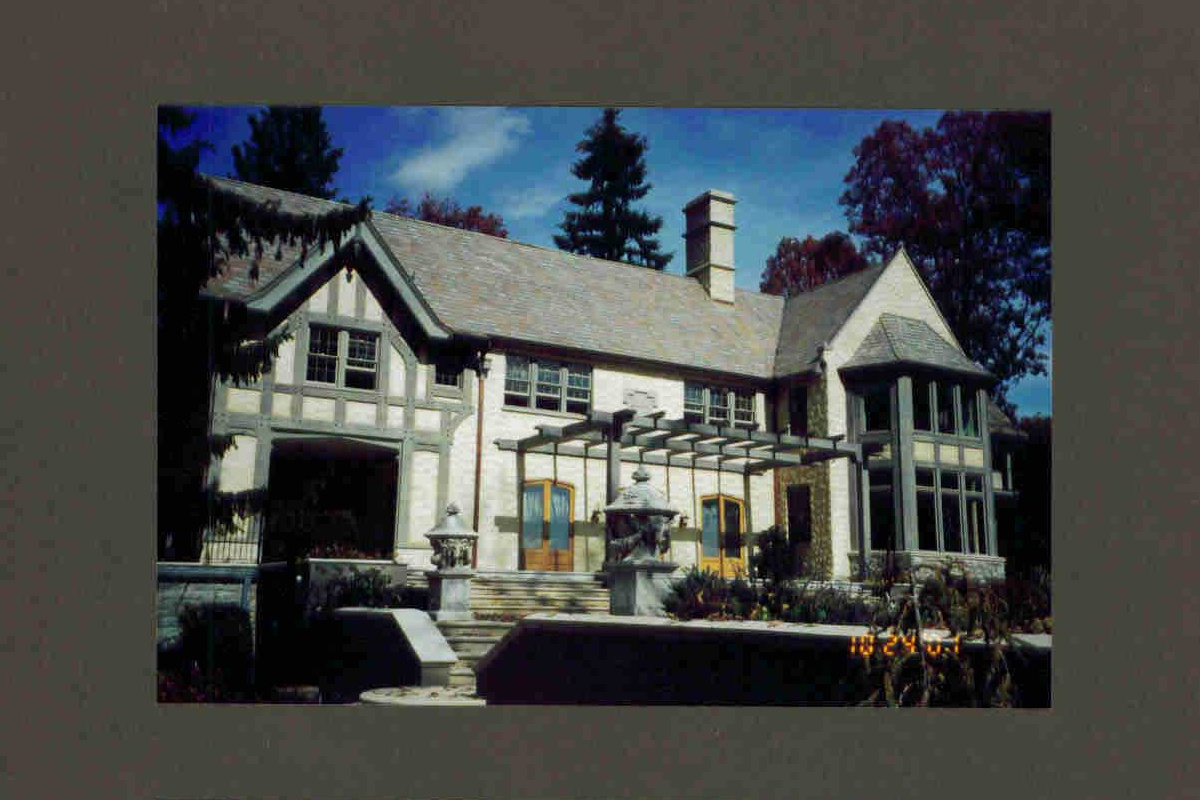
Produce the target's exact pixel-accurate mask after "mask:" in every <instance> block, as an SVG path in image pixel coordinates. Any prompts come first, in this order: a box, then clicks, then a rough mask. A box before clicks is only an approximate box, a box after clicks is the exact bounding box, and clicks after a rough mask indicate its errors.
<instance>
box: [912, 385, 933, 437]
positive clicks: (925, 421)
mask: <svg viewBox="0 0 1200 800" xmlns="http://www.w3.org/2000/svg"><path fill="white" fill-rule="evenodd" d="M931 391H932V386H931V385H930V383H929V381H916V380H915V381H913V428H914V429H915V430H918V431H930V432H932V431H933V414H932V411H933V409H932V406H931V405H930V402H931V400H930V393H931Z"/></svg>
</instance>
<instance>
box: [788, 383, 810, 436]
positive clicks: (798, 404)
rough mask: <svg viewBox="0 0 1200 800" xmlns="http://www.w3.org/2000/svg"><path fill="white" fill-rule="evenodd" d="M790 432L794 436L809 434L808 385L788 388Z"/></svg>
mask: <svg viewBox="0 0 1200 800" xmlns="http://www.w3.org/2000/svg"><path fill="white" fill-rule="evenodd" d="M788 432H789V433H791V434H792V435H793V436H807V435H808V387H807V386H793V387H792V388H790V389H788Z"/></svg>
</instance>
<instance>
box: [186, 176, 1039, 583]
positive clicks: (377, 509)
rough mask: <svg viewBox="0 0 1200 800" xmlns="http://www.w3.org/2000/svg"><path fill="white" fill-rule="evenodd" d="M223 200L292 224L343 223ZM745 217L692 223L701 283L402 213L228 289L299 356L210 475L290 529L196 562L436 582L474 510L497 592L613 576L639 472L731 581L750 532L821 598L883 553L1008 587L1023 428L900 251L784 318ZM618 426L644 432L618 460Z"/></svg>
mask: <svg viewBox="0 0 1200 800" xmlns="http://www.w3.org/2000/svg"><path fill="white" fill-rule="evenodd" d="M212 180H213V181H214V182H215V183H216V184H218V185H220V186H222V187H223V188H225V189H229V190H233V191H235V192H238V193H241V194H243V195H244V196H246V197H247V198H250V199H253V200H257V201H262V202H267V201H275V202H278V203H279V204H280V206H281V207H282V208H283V209H284V210H287V211H292V212H297V213H319V212H322V211H324V210H327V209H329V208H331V207H333V206H334V205H336V204H334V203H333V202H332V201H326V200H319V199H314V198H309V197H303V196H300V195H296V194H291V193H288V192H281V191H276V190H273V189H268V188H264V187H260V186H253V185H249V184H245V183H240V182H237V181H233V180H228V179H222V178H213V179H212ZM735 203H736V200H735V199H734V198H733V197H732V196H731V195H729V194H726V193H723V192H718V191H708V192H705V193H704V194H701V195H700V196H699V197H697V198H696V199H695V200H693V201H692V202H690V203H689V204H688V205H687V206H686V207H685V208H684V214H685V216H686V223H687V234H686V236H685V239H686V271H687V274H686V276H679V275H673V274H667V273H661V272H656V271H653V270H647V269H643V268H639V267H633V266H629V265H626V264H621V263H614V262H608V261H602V260H598V259H594V258H589V257H584V256H578V255H573V254H570V253H566V252H561V251H557V250H550V249H544V248H540V247H534V246H530V245H526V244H521V243H518V242H514V241H510V240H506V239H499V238H496V237H492V236H488V235H484V234H478V233H471V232H464V231H461V230H457V229H452V228H448V227H443V226H440V225H435V224H430V223H425V222H420V221H417V220H413V219H408V218H402V217H397V216H393V215H389V214H385V213H382V212H374V213H373V215H372V217H371V218H370V220H369V221H367V222H365V223H363V224H361V225H359V226H357V228H356V229H355V231H354V233H353V235H351V236H350V237H348V238H347V239H345V240H343V241H342V242H341V243H340V245H339V246H337V247H335V246H333V245H329V246H327V247H325V248H324V249H323V250H320V251H319V252H312V253H309V254H308V255H307V257H306V258H305V259H304V260H303V261H301V260H299V259H298V258H297V257H296V254H295V253H294V252H293V253H290V254H289V253H288V252H285V257H284V258H282V259H281V260H275V259H273V258H271V257H270V255H268V256H267V257H265V258H264V259H263V261H262V263H261V264H259V265H258V267H257V276H256V277H255V278H254V279H252V278H251V273H252V265H251V264H250V263H249V261H248V260H245V259H235V260H233V261H231V262H230V263H228V264H226V265H225V270H224V272H223V273H222V275H221V276H220V277H219V278H217V279H215V280H213V281H212V282H211V283H210V284H209V285H208V287H207V288H206V290H205V291H206V293H207V294H208V295H210V296H211V297H213V298H215V299H217V300H219V301H223V302H224V303H225V304H226V306H227V310H229V309H232V310H233V312H235V313H238V314H241V315H244V318H245V320H246V322H247V325H249V326H252V327H253V328H254V329H255V330H257V331H259V332H263V331H272V330H281V329H283V328H284V327H286V328H287V329H288V330H290V331H291V332H292V334H293V336H292V338H291V339H290V340H289V341H288V342H286V343H285V344H284V346H283V347H282V349H281V350H280V352H279V354H278V358H277V359H276V361H275V364H274V366H273V368H272V369H271V370H270V371H269V372H268V373H266V374H265V375H264V376H263V377H262V379H261V380H260V381H258V382H256V383H254V384H252V385H247V386H233V385H219V386H218V387H217V388H216V392H215V397H214V402H213V428H214V431H215V432H218V433H228V434H231V435H232V436H233V440H234V443H235V446H234V447H233V448H232V449H231V450H230V451H229V452H228V453H227V454H226V455H225V456H224V457H223V458H222V459H221V460H220V462H219V463H218V464H215V465H214V471H213V474H214V476H215V478H216V480H217V481H218V483H219V486H220V488H222V489H225V490H232V491H236V490H242V489H248V488H252V487H263V486H269V488H270V496H271V498H272V510H271V511H270V512H269V513H268V514H267V515H266V516H265V518H262V517H257V518H252V519H245V520H242V521H241V523H240V527H239V530H238V532H237V533H236V535H233V536H225V537H215V536H209V537H207V538H206V540H205V541H204V543H203V546H202V551H201V552H200V554H199V557H200V561H201V562H202V563H205V564H210V565H229V566H236V565H255V564H260V563H265V562H268V561H272V560H279V559H281V558H284V557H286V556H287V555H289V554H291V555H295V554H297V553H298V552H299V551H300V550H304V549H305V548H307V551H308V552H309V553H323V554H326V555H329V554H334V555H336V554H339V553H341V554H350V555H354V556H357V557H376V558H383V559H394V560H397V561H403V562H405V563H407V564H409V565H410V566H412V567H416V568H427V567H428V565H429V556H430V552H431V551H430V549H429V545H428V542H427V541H426V539H425V538H424V534H425V532H427V531H428V530H430V529H431V528H433V527H434V526H435V525H436V524H437V521H438V518H439V516H440V513H441V511H442V510H444V509H445V508H446V507H447V505H448V504H450V503H452V502H453V503H455V504H457V505H458V506H459V507H460V508H461V509H462V511H463V518H464V519H465V520H467V521H469V522H471V524H472V525H473V526H474V527H475V529H476V530H477V531H478V532H479V534H480V536H479V540H478V545H477V552H476V565H477V567H478V568H479V569H480V570H495V571H524V570H529V571H568V572H593V573H594V572H595V571H598V570H600V569H601V567H602V566H603V563H604V559H605V542H604V529H603V523H602V522H601V509H602V508H603V506H604V505H605V504H606V502H607V501H608V499H609V496H610V493H611V490H612V481H614V480H615V482H616V483H617V484H618V485H624V484H625V483H626V482H627V481H628V480H629V477H630V475H631V474H632V472H633V470H634V469H635V468H636V467H637V466H638V464H639V463H641V464H643V465H645V467H646V469H647V471H648V472H649V473H650V476H651V482H652V484H653V485H654V486H656V487H657V488H658V489H660V490H661V491H662V492H663V493H664V494H666V495H667V496H668V497H669V498H670V500H671V502H672V503H674V504H675V505H676V506H677V507H678V508H679V509H680V512H681V514H680V518H679V520H678V524H679V528H678V529H676V530H674V531H673V534H672V545H671V552H670V557H671V559H672V560H674V561H675V562H677V563H678V564H680V565H681V566H685V567H686V566H689V565H693V564H698V565H700V566H702V567H706V568H712V569H715V570H719V571H721V572H724V573H726V574H732V573H734V572H736V571H738V570H739V569H742V568H744V567H745V565H746V562H747V556H748V552H749V551H750V549H751V548H752V547H753V536H752V535H746V534H752V533H753V532H758V531H762V530H763V529H765V528H767V527H768V526H770V525H772V524H780V525H782V526H785V527H786V528H787V529H788V532H789V536H790V537H791V539H792V541H793V542H794V543H795V545H796V547H797V550H798V551H799V552H806V553H807V560H808V562H809V563H810V564H811V565H812V566H813V569H814V570H815V571H816V572H817V573H818V574H821V575H823V576H825V577H830V578H834V579H843V580H846V579H852V578H854V577H856V576H858V575H859V574H861V567H862V565H863V559H864V558H865V557H866V555H867V553H868V552H872V551H881V550H884V549H886V548H888V547H889V546H893V547H894V548H895V549H897V550H903V551H909V552H910V553H912V555H913V557H914V558H917V559H918V560H922V559H923V560H930V559H934V560H936V559H938V558H942V557H944V556H945V555H946V554H953V555H954V556H955V557H956V558H959V559H961V560H963V561H965V562H967V563H969V564H970V565H971V568H972V569H973V570H975V571H977V572H979V573H981V574H991V575H999V574H1003V569H1004V560H1003V558H1002V557H1001V555H1000V542H1001V540H1002V539H1003V535H1002V534H1001V532H1000V531H999V530H998V523H999V524H1001V525H1003V524H1006V520H1007V519H1008V517H1007V513H1008V512H1007V511H1006V510H1005V509H1006V504H1008V503H1011V499H1012V497H1013V485H1012V478H1011V475H1012V470H1011V456H1010V454H1011V451H1012V446H1013V443H1014V441H1015V440H1016V439H1017V438H1019V433H1018V432H1017V431H1015V430H1014V429H1013V427H1012V424H1011V422H1010V421H1009V420H1007V419H1006V418H1005V417H1004V416H1003V414H1001V413H1000V411H999V409H998V408H997V407H996V406H995V404H994V403H992V402H991V400H990V399H989V396H988V389H989V387H990V386H992V385H993V384H994V380H993V379H992V377H991V376H990V375H989V374H988V373H987V372H986V371H985V370H984V369H982V368H981V367H979V366H978V365H977V364H975V363H973V362H972V361H971V360H970V359H969V358H967V356H966V355H965V354H964V353H963V351H962V348H961V347H960V345H959V344H958V342H957V341H956V339H955V337H954V334H953V332H952V331H951V330H950V329H949V327H948V326H947V324H946V321H945V319H943V317H942V315H941V314H940V313H939V311H938V309H937V307H936V305H935V304H934V302H933V300H932V298H931V296H930V294H929V292H928V290H927V288H926V287H925V285H924V284H923V283H922V280H921V278H920V277H919V275H918V273H917V271H916V270H915V269H914V267H913V265H912V264H911V263H910V261H909V259H908V257H907V256H906V255H905V253H904V252H903V250H901V251H900V252H898V253H896V254H895V255H894V256H893V257H892V258H891V259H890V260H889V261H888V262H887V263H884V264H880V265H876V266H873V267H870V268H867V269H864V270H862V271H860V272H857V273H854V274H851V275H849V276H847V277H844V278H842V279H840V280H838V281H835V282H832V283H830V284H827V285H825V286H822V287H821V288H819V289H817V290H815V291H812V292H809V293H806V294H801V295H799V296H796V297H793V298H789V299H787V300H785V299H784V298H781V297H777V296H772V295H764V294H759V293H755V292H747V291H743V290H740V289H736V288H735V286H734V270H735V268H736V267H735V263H736V261H735V257H734V238H735V231H736V225H735V223H734V207H735ZM614 414H616V415H618V416H620V415H623V416H620V419H623V420H630V419H636V420H640V421H641V422H640V424H641V425H642V426H643V427H642V428H641V429H636V426H635V428H634V429H633V433H626V434H624V436H625V438H623V439H621V440H619V441H616V442H614V443H608V442H606V441H605V437H606V436H609V435H610V434H611V431H612V430H615V428H612V427H611V420H613V419H617V418H618V417H614V416H613V415H614ZM597 420H599V422H598V421H597ZM604 420H610V422H609V423H604V422H603V421H604ZM667 421H673V422H672V424H671V425H666V424H665V423H666V422H667ZM660 423H662V424H660ZM605 424H609V425H610V427H604V425H605ZM647 426H649V427H656V428H657V427H661V428H662V430H664V431H667V432H668V433H670V435H671V436H674V437H676V438H675V439H674V442H675V443H674V444H672V445H670V446H662V447H657V448H656V447H655V445H656V444H659V445H662V444H664V443H665V441H666V440H665V439H664V440H663V441H655V439H654V436H653V434H654V433H655V431H649V432H647ZM689 430H690V431H692V432H691V433H688V432H687V431H689ZM731 431H732V432H733V433H731ZM738 431H742V432H743V433H744V435H745V436H746V437H747V443H742V444H739V443H737V442H734V441H732V440H733V439H737V438H738V435H737V432H738ZM714 433H715V434H717V435H715V436H714V435H712V434H714ZM751 433H754V434H755V435H756V436H757V437H758V438H757V439H753V440H750V439H749V437H750V434H751ZM714 442H716V444H714ZM751 446H758V447H759V448H760V449H759V450H756V451H752V450H750V449H748V448H749V447H751ZM739 447H740V448H741V449H739ZM752 453H757V454H758V455H759V456H762V457H761V458H759V459H757V460H755V459H754V458H750V457H749V456H750V455H751V454H752ZM739 456H742V457H741V458H739ZM613 465H615V467H614V466H613ZM614 469H616V470H617V472H615V473H614V472H613V470H614ZM296 509H301V510H302V512H297V511H296ZM304 509H307V511H306V512H303V510H304ZM301 530H302V531H303V533H302V534H301V533H300V531H301ZM730 534H743V535H741V536H739V535H730ZM299 554H300V555H304V554H305V553H304V552H299Z"/></svg>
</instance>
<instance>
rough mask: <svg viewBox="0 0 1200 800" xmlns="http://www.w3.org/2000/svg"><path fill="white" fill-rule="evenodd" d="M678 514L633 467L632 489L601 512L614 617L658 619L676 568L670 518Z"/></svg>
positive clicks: (642, 469)
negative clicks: (671, 555) (667, 558)
mask: <svg viewBox="0 0 1200 800" xmlns="http://www.w3.org/2000/svg"><path fill="white" fill-rule="evenodd" d="M678 514H679V509H677V508H675V506H673V505H672V504H671V502H670V501H669V500H667V498H666V497H664V496H663V494H662V492H660V491H658V490H657V489H655V488H654V487H653V486H651V485H650V475H649V473H647V472H646V469H645V467H642V466H639V467H638V468H637V470H636V471H635V472H634V473H633V485H632V486H626V487H625V488H623V489H621V491H620V492H618V493H617V499H616V500H614V501H613V502H612V503H610V504H609V505H608V506H606V507H605V509H604V519H605V527H606V532H607V535H608V543H609V547H608V576H609V611H610V612H611V613H612V614H614V615H619V616H644V617H662V616H665V615H666V613H665V612H664V611H663V598H664V597H665V596H666V593H667V592H668V591H669V590H670V579H671V574H672V573H673V572H675V569H676V566H677V565H676V564H673V563H671V562H669V561H664V560H663V559H662V556H664V555H666V554H668V553H670V552H671V518H672V517H675V516H677V515H678Z"/></svg>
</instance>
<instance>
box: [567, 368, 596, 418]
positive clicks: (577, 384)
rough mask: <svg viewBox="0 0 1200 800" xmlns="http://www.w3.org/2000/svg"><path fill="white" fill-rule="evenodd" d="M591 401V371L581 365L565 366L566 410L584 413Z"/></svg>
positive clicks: (573, 412)
mask: <svg viewBox="0 0 1200 800" xmlns="http://www.w3.org/2000/svg"><path fill="white" fill-rule="evenodd" d="M591 403H592V371H591V370H590V369H585V368H583V367H577V366H568V367H567V411H569V412H571V413H572V414H586V413H587V411H588V408H589V407H590V406H591Z"/></svg>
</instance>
